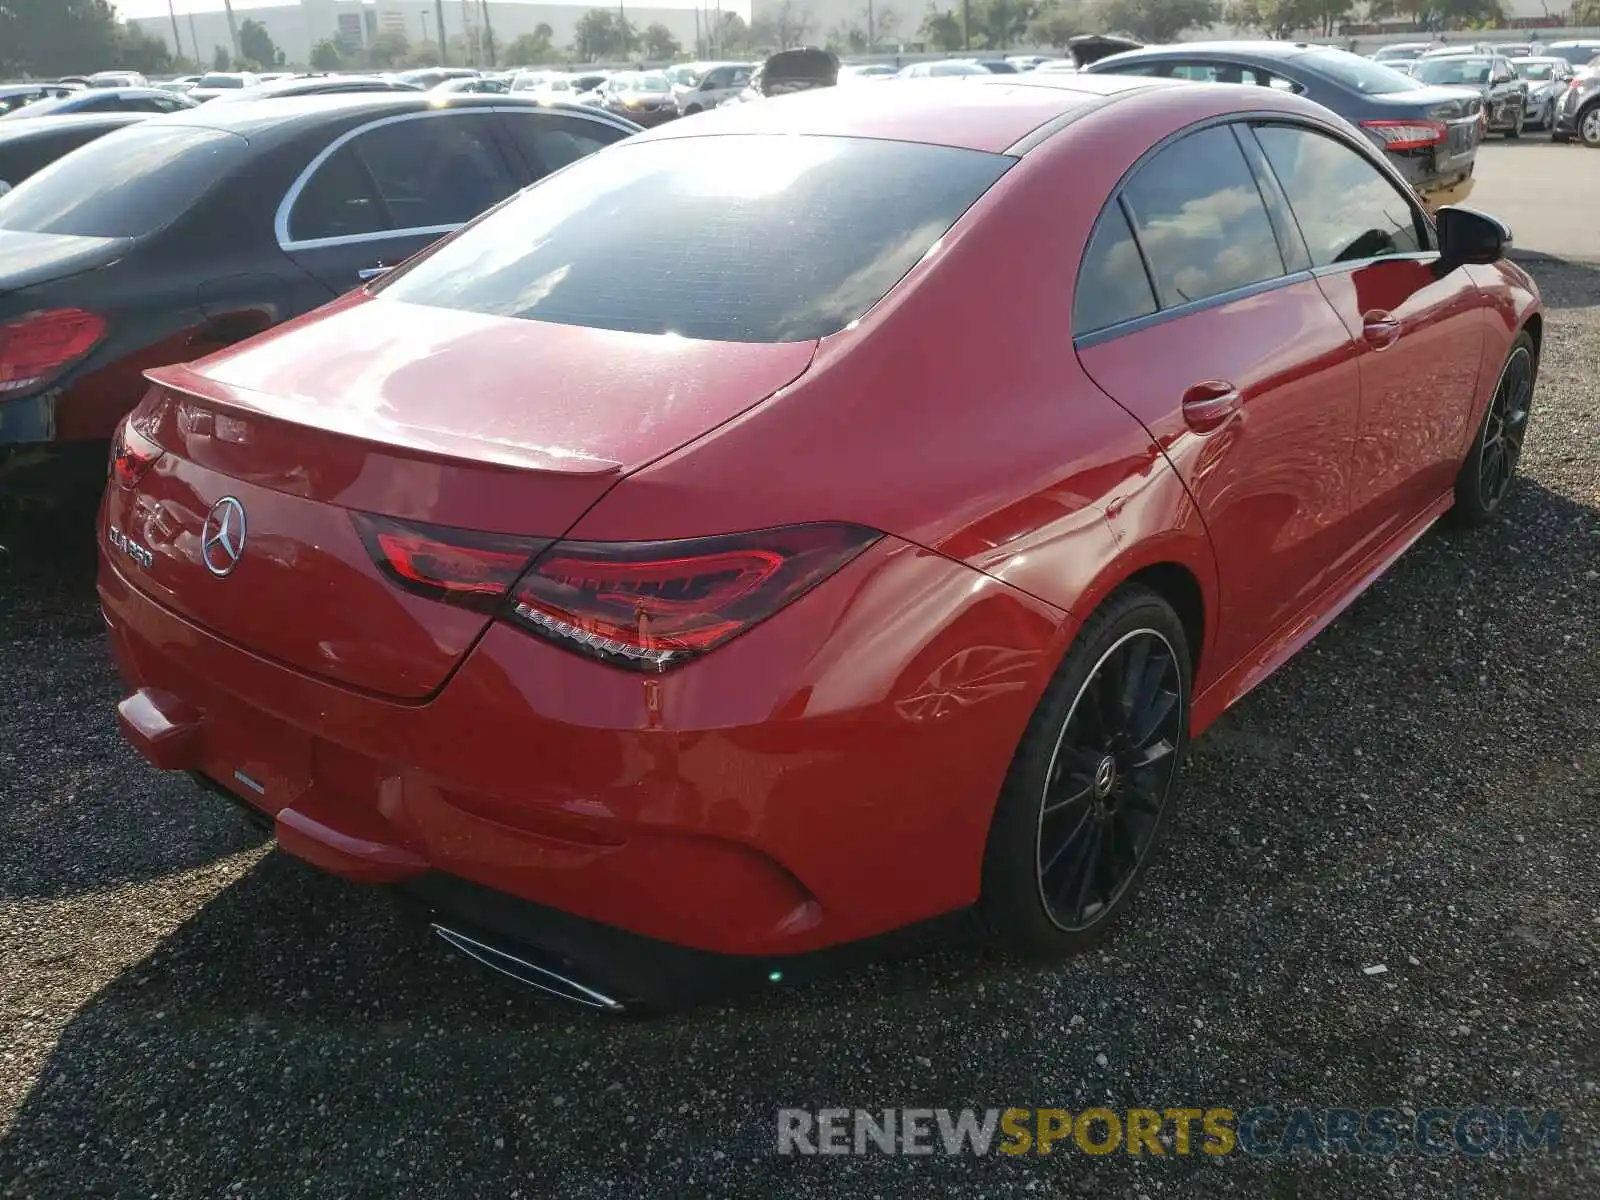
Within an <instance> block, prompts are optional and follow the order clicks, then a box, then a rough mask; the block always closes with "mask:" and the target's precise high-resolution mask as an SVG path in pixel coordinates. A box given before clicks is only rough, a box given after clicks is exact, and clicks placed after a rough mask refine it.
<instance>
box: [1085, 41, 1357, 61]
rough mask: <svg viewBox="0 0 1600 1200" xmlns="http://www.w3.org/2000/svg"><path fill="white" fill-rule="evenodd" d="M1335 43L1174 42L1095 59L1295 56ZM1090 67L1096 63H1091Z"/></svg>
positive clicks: (1333, 47)
mask: <svg viewBox="0 0 1600 1200" xmlns="http://www.w3.org/2000/svg"><path fill="white" fill-rule="evenodd" d="M1337 49H1338V47H1337V46H1319V45H1316V44H1315V43H1312V42H1273V41H1267V40H1265V39H1263V40H1260V41H1232V42H1174V43H1171V44H1169V45H1162V46H1141V47H1139V49H1137V50H1124V51H1122V52H1121V53H1120V54H1111V55H1107V56H1106V57H1105V58H1103V59H1099V60H1097V61H1098V62H1110V61H1112V60H1113V59H1115V60H1116V61H1117V62H1126V61H1128V60H1130V59H1133V58H1183V57H1185V56H1189V55H1196V54H1200V55H1218V54H1226V55H1232V56H1234V57H1240V56H1244V55H1253V56H1254V57H1256V58H1272V59H1285V58H1298V57H1299V56H1300V55H1302V54H1308V53H1310V52H1311V51H1313V50H1337ZM1090 65H1091V66H1094V65H1096V64H1095V63H1091V64H1090Z"/></svg>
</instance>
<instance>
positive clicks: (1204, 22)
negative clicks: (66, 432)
mask: <svg viewBox="0 0 1600 1200" xmlns="http://www.w3.org/2000/svg"><path fill="white" fill-rule="evenodd" d="M1556 16H1557V17H1559V16H1560V14H1556ZM1504 17H1505V14H1504V11H1503V9H1502V7H1501V0H958V2H957V3H956V4H955V5H953V6H951V7H940V6H939V5H938V4H937V3H934V2H930V3H929V4H928V7H927V9H926V11H925V12H924V14H923V17H922V22H921V24H920V25H919V26H918V27H917V29H916V30H914V31H909V30H907V29H906V28H905V27H904V25H903V22H902V19H901V14H900V13H899V11H897V10H896V9H895V7H894V6H893V5H892V4H890V3H887V2H886V0H862V3H861V7H860V9H859V10H858V11H857V12H856V13H855V14H854V15H853V16H852V17H850V18H849V19H847V20H844V21H840V22H838V23H836V24H835V25H833V26H832V27H831V28H828V29H818V28H817V26H816V22H815V20H814V19H813V17H812V12H811V9H810V7H809V5H808V4H807V3H806V0H780V2H779V3H778V4H776V5H774V6H772V7H770V8H768V9H767V10H766V11H765V12H764V13H763V15H762V16H760V17H758V18H757V19H756V20H754V21H752V22H748V23H747V22H746V21H745V20H744V19H743V18H741V17H740V16H738V15H737V14H736V13H732V12H724V13H721V14H720V15H719V17H715V18H714V17H713V16H712V14H711V13H709V12H707V13H705V14H703V19H702V21H701V22H699V25H700V28H699V31H698V35H697V37H696V42H695V45H694V46H692V47H685V46H684V45H683V44H682V43H681V42H680V40H679V39H678V37H677V36H676V35H674V34H673V32H672V31H671V30H670V29H668V28H667V27H666V26H665V25H663V24H661V23H659V22H654V23H651V24H649V25H645V26H644V27H643V28H640V27H638V26H636V25H635V24H634V23H633V22H632V21H629V20H628V19H627V17H626V9H625V8H623V9H615V10H614V9H611V8H591V9H589V10H588V11H586V12H584V13H583V14H582V15H581V16H579V18H578V21H577V24H576V27H575V29H574V33H573V37H572V40H571V42H570V43H569V44H568V45H566V46H558V45H556V43H555V33H554V31H553V30H552V29H551V27H550V26H549V25H548V24H541V25H539V26H537V27H536V28H535V30H534V31H533V32H532V33H525V34H523V35H522V36H520V37H518V38H517V39H515V40H514V41H512V42H510V43H508V44H507V45H505V46H504V47H500V46H497V45H496V44H495V41H494V36H493V33H492V32H491V31H488V30H485V31H484V36H483V37H482V38H480V39H479V40H477V41H476V42H474V43H473V44H468V43H467V42H466V40H465V39H463V38H461V37H459V36H458V37H455V38H452V39H450V41H449V42H448V43H447V44H446V45H445V46H444V48H443V51H442V52H441V49H440V47H439V46H438V45H436V44H435V43H433V42H427V41H424V42H421V43H417V44H413V43H412V42H411V41H410V40H409V39H408V38H407V37H406V36H405V34H403V33H400V32H398V31H395V30H386V31H384V32H382V33H379V34H378V35H377V36H376V37H374V38H373V39H372V40H371V42H369V43H368V44H367V45H366V46H365V47H364V48H362V49H361V50H360V51H359V52H357V53H353V54H352V53H348V52H347V51H346V50H345V49H344V47H343V46H341V45H340V44H339V43H338V42H336V41H334V40H331V39H329V40H324V41H321V42H319V43H317V45H316V46H315V47H313V49H312V52H311V61H310V63H309V64H307V65H309V66H310V67H311V68H312V69H314V70H320V71H337V70H349V69H368V70H385V71H388V70H396V69H399V68H403V67H423V66H437V65H440V64H441V63H443V62H445V61H448V62H450V63H452V64H465V63H471V64H473V65H477V66H494V65H498V66H505V67H531V66H545V65H556V64H559V63H567V62H595V61H613V62H614V61H618V60H628V59H640V58H642V59H648V60H650V61H652V62H670V61H672V60H674V59H677V58H680V57H682V56H683V55H684V54H685V53H686V52H688V53H692V54H693V56H694V57H696V58H713V57H714V58H755V57H759V56H760V55H762V54H764V53H767V52H769V51H772V50H784V49H788V48H790V47H792V46H800V45H807V44H824V45H827V46H828V47H829V48H831V49H833V50H835V51H836V52H838V53H840V54H862V53H869V52H873V51H878V52H880V53H881V52H884V51H891V52H892V51H894V50H897V49H900V48H902V47H907V48H909V47H916V48H926V49H929V50H942V51H956V50H963V49H979V50H983V49H992V50H1001V49H1009V48H1011V47H1015V46H1051V47H1054V48H1056V49H1064V48H1065V47H1066V45H1067V41H1068V39H1070V38H1072V37H1075V36H1077V35H1078V34H1083V33H1101V32H1111V33H1120V34H1128V35H1131V36H1133V37H1135V38H1138V39H1139V40H1141V41H1145V42H1166V41H1171V40H1173V39H1174V38H1176V37H1178V36H1179V35H1180V34H1182V33H1184V32H1186V31H1187V30H1190V29H1195V28H1200V27H1204V26H1208V25H1213V24H1216V23H1217V22H1219V21H1226V22H1227V23H1228V24H1230V25H1232V26H1235V27H1237V28H1240V29H1249V30H1254V31H1257V32H1259V33H1262V34H1266V35H1268V36H1271V37H1288V36H1291V35H1293V34H1296V33H1313V34H1320V35H1323V36H1331V35H1333V34H1335V33H1337V32H1338V31H1339V29H1340V27H1341V26H1344V25H1346V24H1349V23H1352V22H1363V23H1368V24H1371V23H1376V22H1377V21H1380V20H1385V19H1390V18H1403V19H1404V20H1405V21H1406V22H1407V23H1408V24H1410V25H1411V26H1413V27H1414V28H1416V29H1419V30H1427V31H1439V30H1446V29H1462V28H1488V27H1492V26H1493V25H1494V24H1496V23H1498V22H1500V21H1503V20H1504ZM1565 19H1566V21H1567V22H1568V23H1569V24H1572V25H1576V26H1580V27H1582V26H1590V25H1600V0H1571V7H1570V9H1569V10H1568V11H1567V13H1566V18H1565ZM197 52H198V53H200V54H201V55H204V53H205V52H204V51H202V50H199V49H198V48H197ZM285 58H286V56H285V55H284V52H283V51H282V50H281V49H280V48H279V47H278V46H276V45H275V44H274V43H273V40H272V37H271V36H270V35H269V34H268V32H267V29H266V27H265V26H264V25H262V24H261V23H260V22H259V21H254V20H251V19H249V18H246V19H245V20H243V21H241V22H240V24H239V53H238V54H237V55H234V54H233V53H232V52H231V51H230V50H229V48H228V47H225V46H215V47H212V49H211V53H210V59H209V61H208V62H206V63H204V64H202V63H200V62H194V61H192V60H190V59H187V58H183V57H180V56H177V55H174V54H173V52H172V50H171V49H170V48H169V47H168V46H167V44H166V43H165V42H163V41H162V40H161V39H160V38H155V37H151V36H149V35H147V34H145V33H143V32H142V31H141V30H139V29H137V28H136V27H134V26H130V25H124V24H123V23H122V22H120V21H119V20H118V19H117V13H116V8H115V6H114V5H113V4H112V3H111V0H0V78H11V77H17V76H33V77H39V78H53V77H57V76H61V75H66V74H75V73H85V72H91V71H101V70H107V69H110V68H113V67H121V68H124V69H127V70H135V71H140V72H143V73H144V74H147V75H161V74H180V73H188V72H194V71H198V70H200V69H201V68H202V66H203V65H204V66H209V67H210V68H211V69H213V70H219V71H225V70H230V69H231V70H256V71H262V70H270V69H273V68H276V67H284V66H288V65H295V66H299V65H301V64H288V63H287V62H286V60H285Z"/></svg>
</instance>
